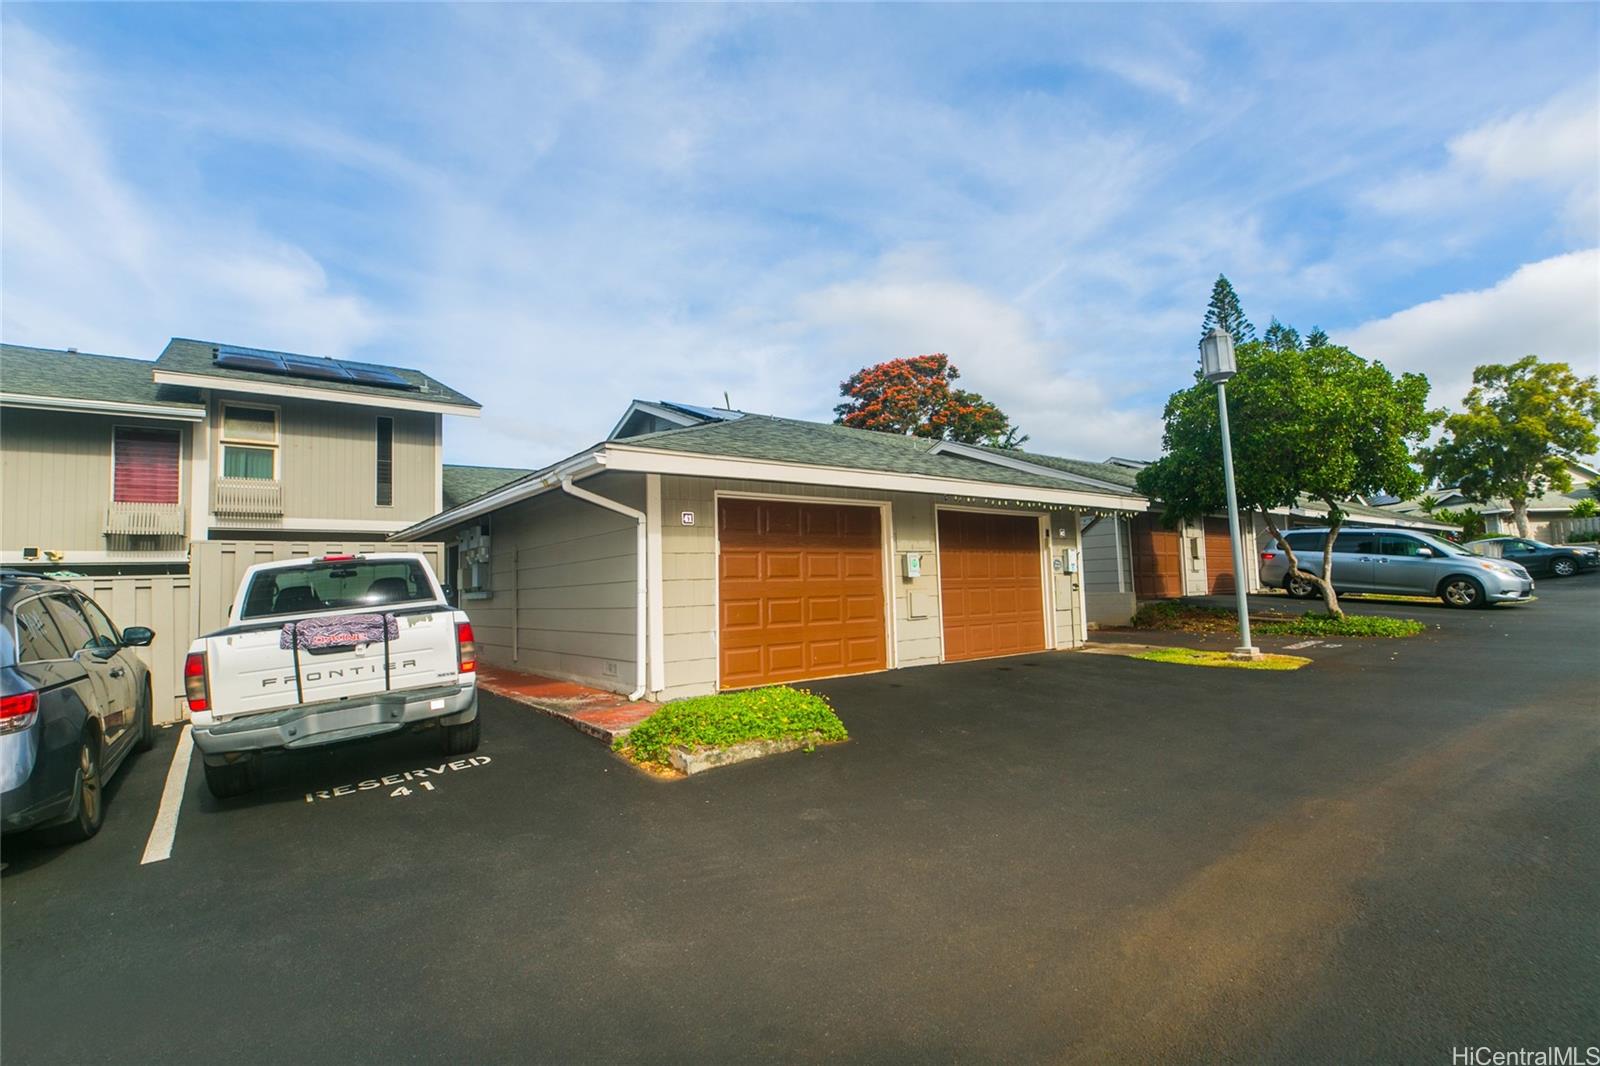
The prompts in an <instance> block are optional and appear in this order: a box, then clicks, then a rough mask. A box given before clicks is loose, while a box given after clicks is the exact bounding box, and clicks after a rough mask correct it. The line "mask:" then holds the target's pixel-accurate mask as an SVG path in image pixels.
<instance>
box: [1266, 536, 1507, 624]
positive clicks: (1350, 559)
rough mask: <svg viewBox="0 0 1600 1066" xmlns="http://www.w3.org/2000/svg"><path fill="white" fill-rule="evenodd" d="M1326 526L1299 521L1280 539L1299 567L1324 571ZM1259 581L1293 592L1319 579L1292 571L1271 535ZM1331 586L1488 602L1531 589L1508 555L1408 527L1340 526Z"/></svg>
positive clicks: (1306, 593) (1450, 602) (1305, 591)
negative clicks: (1475, 550)
mask: <svg viewBox="0 0 1600 1066" xmlns="http://www.w3.org/2000/svg"><path fill="white" fill-rule="evenodd" d="M1327 536H1328V530H1327V528H1326V527H1324V528H1321V529H1297V530H1295V531H1294V532H1292V533H1290V534H1288V535H1287V536H1286V537H1285V539H1286V540H1287V541H1288V542H1289V547H1291V548H1293V549H1294V554H1295V558H1296V559H1297V560H1299V563H1300V568H1301V569H1302V570H1309V571H1311V572H1312V573H1316V574H1320V573H1322V546H1323V544H1324V543H1325V542H1326V540H1327ZM1261 582H1262V584H1264V585H1266V586H1267V587H1269V588H1281V589H1285V590H1287V591H1288V593H1289V594H1290V595H1291V596H1299V597H1302V598H1310V597H1312V596H1316V595H1317V594H1318V592H1317V586H1316V585H1314V584H1313V583H1311V582H1310V581H1307V580H1306V579H1305V578H1303V577H1300V576H1298V575H1290V574H1289V558H1288V555H1287V554H1285V552H1284V551H1283V550H1282V549H1281V548H1279V547H1278V545H1277V543H1276V542H1275V541H1272V540H1268V541H1267V542H1266V543H1265V544H1264V545H1263V547H1262V549H1261ZM1333 587H1334V588H1335V589H1337V590H1339V591H1340V592H1383V593H1388V594H1390V595H1401V596H1437V597H1439V598H1440V599H1441V600H1443V601H1444V602H1445V604H1446V606H1449V607H1486V606H1488V605H1489V604H1491V603H1506V602H1511V601H1515V600H1525V599H1528V598H1529V597H1530V596H1532V595H1533V578H1532V577H1530V576H1529V575H1528V571H1527V570H1525V569H1524V568H1523V567H1521V566H1519V565H1518V564H1516V563H1514V562H1511V561H1510V560H1506V559H1485V558H1483V557H1481V556H1478V555H1474V554H1472V553H1471V552H1469V551H1467V550H1465V549H1464V548H1461V547H1459V546H1457V545H1455V544H1451V543H1450V542H1449V541H1447V540H1440V539H1439V538H1438V537H1431V536H1429V535H1428V534H1426V533H1421V532H1418V531H1417V530H1411V529H1350V528H1346V529H1342V530H1340V531H1339V535H1338V536H1337V537H1336V538H1334V542H1333Z"/></svg>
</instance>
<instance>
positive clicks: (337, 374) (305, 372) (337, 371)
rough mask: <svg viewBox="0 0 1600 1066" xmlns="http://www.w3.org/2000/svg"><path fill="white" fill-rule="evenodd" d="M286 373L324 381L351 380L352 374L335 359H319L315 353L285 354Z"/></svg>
mask: <svg viewBox="0 0 1600 1066" xmlns="http://www.w3.org/2000/svg"><path fill="white" fill-rule="evenodd" d="M283 366H284V370H285V372H286V373H289V374H293V375H294V376H295V377H297V378H318V379H320V380H322V381H349V380H350V374H349V373H348V372H347V371H346V370H345V368H344V367H343V366H342V365H341V364H340V363H339V362H338V361H337V360H333V359H318V358H317V357H316V356H314V355H287V354H286V355H284V357H283Z"/></svg>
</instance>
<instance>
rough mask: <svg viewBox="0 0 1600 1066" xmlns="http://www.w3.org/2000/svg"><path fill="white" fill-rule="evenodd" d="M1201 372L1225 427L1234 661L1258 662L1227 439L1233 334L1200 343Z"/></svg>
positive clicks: (1216, 333)
mask: <svg viewBox="0 0 1600 1066" xmlns="http://www.w3.org/2000/svg"><path fill="white" fill-rule="evenodd" d="M1200 370H1201V373H1202V375H1203V376H1204V377H1205V379H1206V380H1207V381H1209V382H1211V383H1212V384H1213V385H1215V386H1216V387H1217V418H1218V420H1219V421H1220V422H1221V424H1222V477H1223V481H1224V482H1225V483H1226V485H1227V489H1228V538H1229V540H1231V541H1232V542H1233V594H1234V597H1235V599H1236V600H1237V602H1238V608H1239V646H1238V647H1237V648H1235V649H1233V657H1234V658H1235V659H1259V658H1261V649H1260V648H1257V647H1255V646H1254V645H1253V644H1251V643H1250V601H1249V598H1248V596H1247V594H1246V592H1245V569H1244V560H1245V554H1244V541H1243V540H1241V539H1240V537H1239V497H1238V496H1237V494H1235V493H1234V491H1233V441H1232V440H1231V439H1230V438H1229V436H1228V379H1229V378H1231V377H1233V376H1234V375H1235V374H1237V373H1238V372H1239V367H1238V364H1237V363H1236V362H1235V361H1234V358H1233V334H1231V333H1229V332H1228V331H1227V330H1225V329H1223V328H1221V327H1220V326H1219V327H1217V328H1215V329H1213V330H1212V331H1211V332H1210V333H1208V334H1206V337H1205V340H1203V341H1201V342H1200Z"/></svg>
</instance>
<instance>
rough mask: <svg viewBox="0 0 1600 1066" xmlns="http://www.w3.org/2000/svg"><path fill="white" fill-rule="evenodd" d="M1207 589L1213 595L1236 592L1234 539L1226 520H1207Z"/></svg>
mask: <svg viewBox="0 0 1600 1066" xmlns="http://www.w3.org/2000/svg"><path fill="white" fill-rule="evenodd" d="M1206 589H1207V590H1208V591H1210V592H1211V593H1213V594H1217V593H1223V592H1232V591H1233V590H1234V584H1233V538H1232V537H1230V536H1228V520H1227V519H1226V518H1208V519H1206Z"/></svg>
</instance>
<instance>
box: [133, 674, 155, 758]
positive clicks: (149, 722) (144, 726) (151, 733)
mask: <svg viewBox="0 0 1600 1066" xmlns="http://www.w3.org/2000/svg"><path fill="white" fill-rule="evenodd" d="M154 705H155V701H154V700H152V699H151V698H150V682H148V681H146V682H145V683H144V703H143V704H142V705H141V706H140V707H139V739H138V740H136V741H134V743H133V750H134V751H149V750H150V749H151V748H153V747H155V746H156V723H155V720H154V715H155V706H154Z"/></svg>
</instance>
